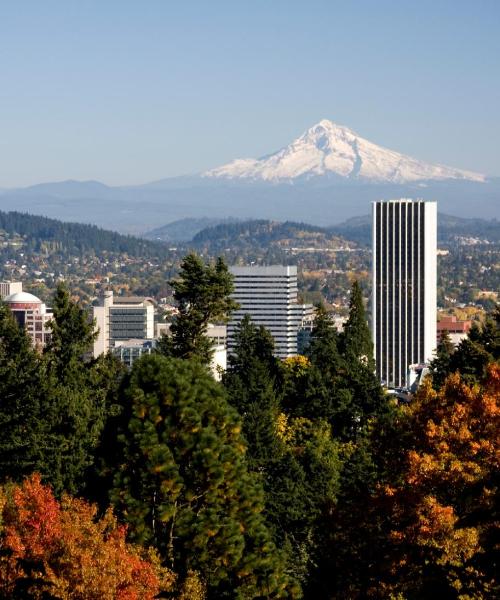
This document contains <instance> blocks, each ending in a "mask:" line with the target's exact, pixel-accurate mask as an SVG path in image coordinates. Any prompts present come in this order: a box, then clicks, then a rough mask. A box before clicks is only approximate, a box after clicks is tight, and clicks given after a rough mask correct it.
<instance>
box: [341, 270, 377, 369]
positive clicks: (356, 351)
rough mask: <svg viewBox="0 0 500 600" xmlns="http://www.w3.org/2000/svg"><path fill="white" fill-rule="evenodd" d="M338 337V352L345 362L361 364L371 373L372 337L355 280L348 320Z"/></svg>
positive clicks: (359, 288)
mask: <svg viewBox="0 0 500 600" xmlns="http://www.w3.org/2000/svg"><path fill="white" fill-rule="evenodd" d="M339 337H340V341H339V347H340V351H341V353H342V354H343V356H344V357H345V358H346V360H348V361H355V362H361V363H363V364H365V365H366V366H367V367H368V368H369V369H370V370H371V371H374V370H375V362H374V359H373V342H372V336H371V333H370V329H369V328H368V321H367V318H366V311H365V307H364V304H363V294H362V292H361V287H360V286H359V283H358V282H357V280H354V282H353V284H352V288H351V298H350V300H349V318H348V319H347V321H346V322H345V324H344V330H343V332H342V334H341V335H340V336H339Z"/></svg>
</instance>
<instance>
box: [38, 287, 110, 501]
mask: <svg viewBox="0 0 500 600" xmlns="http://www.w3.org/2000/svg"><path fill="white" fill-rule="evenodd" d="M53 306H54V308H53V311H54V316H53V319H52V321H51V322H50V327H51V330H52V338H51V341H50V343H49V344H48V345H47V346H46V348H45V350H44V355H43V359H44V360H43V369H44V380H45V392H44V395H43V396H42V398H41V402H42V403H43V414H44V418H43V426H44V431H45V432H44V445H43V448H44V449H43V459H42V458H41V459H40V462H41V464H40V465H39V468H38V470H39V471H40V472H41V473H42V474H43V475H44V477H45V479H46V481H47V482H48V483H50V484H51V485H52V487H53V489H54V491H55V492H56V493H58V494H60V493H61V492H62V491H68V492H70V493H76V492H77V491H81V490H82V487H83V485H84V479H85V475H86V472H87V469H88V468H89V467H90V466H91V465H92V464H93V461H94V452H95V448H96V446H97V444H98V442H99V437H100V434H101V431H102V428H103V427H104V422H105V420H106V416H107V412H108V404H109V397H110V395H112V391H113V390H114V389H115V388H116V387H117V381H118V379H119V377H120V374H121V367H120V366H119V364H117V361H116V360H115V359H113V358H112V357H106V356H102V357H99V358H98V359H96V360H94V359H92V358H91V357H90V352H91V350H92V343H93V341H94V339H95V335H96V334H95V333H94V324H93V323H92V321H91V320H90V319H89V318H88V315H87V314H86V313H85V311H83V310H82V309H81V308H80V307H79V306H78V305H77V304H76V303H75V302H73V301H72V300H71V298H70V296H69V292H68V289H67V288H66V286H64V285H62V284H61V285H59V286H58V288H57V291H56V294H55V298H54V305H53Z"/></svg>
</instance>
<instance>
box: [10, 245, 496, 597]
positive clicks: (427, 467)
mask: <svg viewBox="0 0 500 600" xmlns="http://www.w3.org/2000/svg"><path fill="white" fill-rule="evenodd" d="M171 286H172V290H173V295H174V298H175V301H176V303H177V305H178V308H179V314H178V316H177V318H176V321H175V322H174V324H173V326H172V337H169V338H163V339H162V342H161V344H160V345H159V347H158V350H157V353H156V354H154V355H149V356H144V357H143V358H141V359H140V360H138V361H137V362H136V363H135V364H134V366H133V368H132V369H131V370H130V371H125V370H124V369H123V367H122V366H121V365H120V364H119V363H117V362H116V361H115V360H114V359H113V358H112V357H111V356H101V357H99V358H97V359H91V358H89V353H88V350H89V349H90V347H91V345H92V340H93V337H94V334H93V332H92V325H91V324H90V323H89V322H88V318H87V316H86V313H85V311H83V310H82V308H81V307H80V306H78V305H77V304H76V303H75V302H73V301H72V300H71V298H70V294H69V290H68V289H67V288H66V287H65V286H64V285H62V284H60V285H59V286H58V289H57V291H56V293H55V296H54V298H53V300H52V305H53V307H54V319H53V321H52V325H51V327H52V340H51V342H50V344H49V345H48V346H47V347H46V348H45V350H44V351H43V353H40V352H38V351H36V350H35V349H34V348H33V347H32V346H31V344H30V340H29V338H28V337H27V335H26V333H25V331H24V330H23V329H21V328H19V327H18V325H17V323H16V322H15V321H14V319H13V317H12V315H11V314H10V312H9V310H8V309H7V307H6V306H5V305H2V304H0V425H1V426H0V516H1V519H0V598H6V599H7V598H56V599H75V600H76V599H84V598H96V599H97V598H104V599H108V598H109V600H111V599H114V598H118V599H132V598H134V599H139V598H141V599H145V600H147V599H153V598H160V597H163V598H173V599H176V600H202V599H207V600H212V599H213V600H219V599H221V600H223V599H224V598H227V599H234V600H251V599H255V600H257V599H260V600H264V598H266V599H267V598H276V599H277V598H297V599H298V598H304V599H311V600H334V599H346V598H352V599H358V598H359V599H362V598H374V599H377V598H378V599H386V598H394V599H396V598H397V599H402V600H403V599H405V600H406V599H408V600H413V599H416V600H419V599H422V600H424V599H427V598H435V597H439V598H441V599H442V600H467V599H472V598H477V599H489V598H496V597H498V595H499V593H500V589H499V583H498V572H499V569H498V561H499V554H498V515H497V510H498V494H499V488H498V473H499V472H500V470H499V467H500V465H499V458H498V435H499V432H500V428H499V414H500V412H499V409H500V407H499V401H500V309H498V308H497V309H496V311H495V312H493V313H492V314H491V316H490V317H489V318H488V319H486V320H485V322H484V323H483V324H482V325H481V326H479V325H476V326H474V327H473V328H472V330H471V331H470V334H469V337H468V338H467V339H465V340H464V341H462V342H461V344H460V345H459V346H458V347H457V348H453V346H452V345H451V344H450V342H449V339H448V338H447V336H446V335H445V336H444V337H443V339H442V341H441V343H440V345H439V347H438V351H437V355H436V359H435V360H434V362H433V363H432V365H431V376H430V377H429V378H427V379H426V380H425V381H424V382H423V383H422V385H421V386H420V388H419V390H418V391H417V393H416V394H415V396H414V397H413V398H412V399H411V402H410V403H409V404H405V405H398V404H395V403H394V400H392V399H391V397H389V396H388V395H386V393H385V392H384V390H383V389H382V387H381V386H380V384H379V382H378V381H377V380H376V378H375V376H374V371H373V367H374V365H373V360H372V358H371V357H372V354H373V349H372V345H371V340H370V333H369V330H368V326H367V320H366V314H365V309H364V305H363V298H362V294H361V289H360V287H359V285H358V284H357V282H356V281H354V282H353V284H352V287H351V292H350V294H349V311H348V319H347V321H346V324H345V327H344V330H343V331H342V332H338V331H337V330H336V329H335V327H334V326H333V324H332V321H331V320H330V318H329V317H328V314H327V313H326V311H325V310H324V309H323V308H320V309H319V310H318V312H317V315H316V319H315V323H314V329H313V331H312V335H311V340H310V343H309V346H308V347H307V349H306V352H305V355H304V356H297V357H294V358H289V359H287V360H285V361H279V360H277V359H276V358H275V357H274V355H273V340H272V337H271V336H270V334H269V333H268V332H267V331H266V330H265V329H264V328H262V327H256V326H255V325H254V324H253V323H252V322H251V320H249V319H245V320H244V321H242V323H241V325H240V327H239V330H238V332H237V339H236V347H235V351H234V353H233V354H232V355H231V357H230V359H229V364H228V369H227V371H226V373H225V374H224V376H223V379H222V381H221V382H217V381H215V380H214V379H213V377H212V375H211V373H210V370H209V367H208V364H209V361H210V357H211V352H212V348H211V347H210V345H209V344H208V342H207V338H206V337H205V335H204V332H205V329H206V325H207V323H208V322H209V321H212V320H213V319H222V318H224V317H227V315H228V314H229V313H230V312H231V311H232V310H233V309H234V305H233V303H232V301H231V298H230V293H231V290H232V278H231V276H230V274H229V272H228V269H227V266H226V264H225V262H224V261H223V260H222V259H219V260H218V261H216V262H215V263H205V262H204V260H203V259H202V258H200V257H199V256H197V255H195V254H190V255H188V256H186V257H185V258H184V259H183V260H182V262H181V266H180V270H179V274H178V276H177V277H176V279H175V280H173V281H172V283H171Z"/></svg>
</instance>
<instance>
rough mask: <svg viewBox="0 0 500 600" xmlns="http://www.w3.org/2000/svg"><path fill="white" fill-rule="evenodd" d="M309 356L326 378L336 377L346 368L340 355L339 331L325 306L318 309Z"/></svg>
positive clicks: (308, 350)
mask: <svg viewBox="0 0 500 600" xmlns="http://www.w3.org/2000/svg"><path fill="white" fill-rule="evenodd" d="M307 356H308V358H309V359H310V361H311V363H312V364H313V365H314V366H315V367H316V368H317V369H318V370H319V371H320V372H321V373H322V374H323V375H325V376H335V375H337V374H338V373H339V371H341V370H343V369H344V368H345V365H344V361H343V360H342V358H341V357H340V354H339V335H338V332H337V329H336V328H335V326H334V325H333V323H332V320H331V319H330V317H329V315H328V313H327V312H326V309H325V307H324V306H323V305H320V306H318V307H317V309H316V315H315V318H314V325H313V330H312V332H311V341H310V344H309V347H308V349H307Z"/></svg>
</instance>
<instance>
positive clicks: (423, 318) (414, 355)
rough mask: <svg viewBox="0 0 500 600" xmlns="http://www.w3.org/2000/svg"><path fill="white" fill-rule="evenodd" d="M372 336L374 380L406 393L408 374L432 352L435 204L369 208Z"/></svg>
mask: <svg viewBox="0 0 500 600" xmlns="http://www.w3.org/2000/svg"><path fill="white" fill-rule="evenodd" d="M372 216H373V221H372V226H373V237H372V243H373V256H372V261H373V262H372V276H373V288H372V294H373V296H372V333H373V342H374V351H375V361H376V365H377V375H378V376H379V378H380V380H381V381H382V382H384V383H385V385H387V387H389V388H396V387H404V386H407V385H408V384H409V382H408V375H407V372H408V368H409V366H410V365H418V364H423V363H426V362H428V361H429V360H431V359H432V356H433V351H434V350H435V347H436V285H437V281H436V277H437V275H436V271H437V240H436V238H437V209H436V203H435V202H426V201H423V200H408V199H401V200H389V201H387V202H386V201H380V202H374V203H373V211H372Z"/></svg>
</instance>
